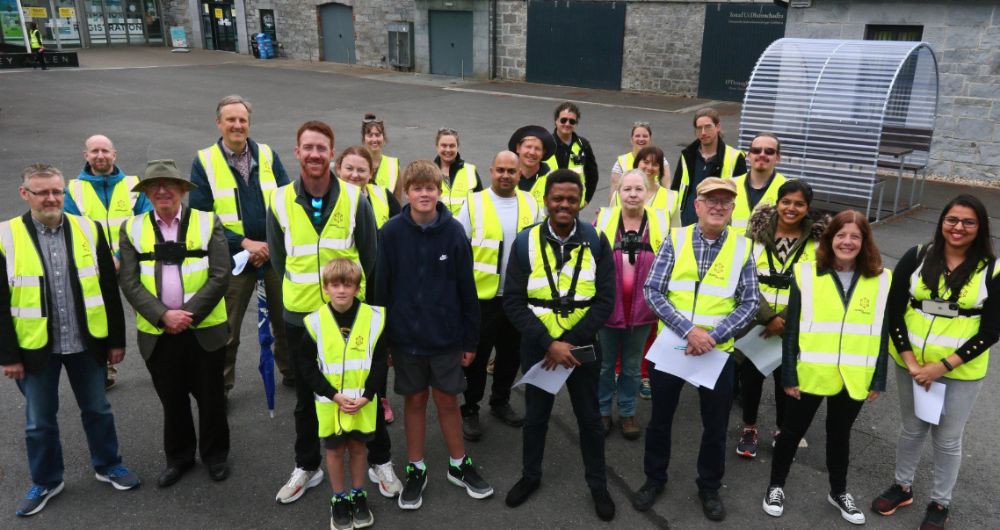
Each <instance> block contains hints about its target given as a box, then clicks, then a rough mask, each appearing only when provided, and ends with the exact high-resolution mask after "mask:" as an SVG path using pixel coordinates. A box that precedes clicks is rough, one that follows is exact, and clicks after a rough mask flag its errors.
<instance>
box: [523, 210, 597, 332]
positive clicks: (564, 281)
mask: <svg viewBox="0 0 1000 530" xmlns="http://www.w3.org/2000/svg"><path fill="white" fill-rule="evenodd" d="M545 222H546V221H542V223H539V224H537V225H535V226H534V227H532V228H530V229H529V232H528V264H529V267H530V268H531V274H529V275H528V289H527V295H528V308H529V309H531V312H532V313H534V315H535V317H537V318H538V320H539V321H541V323H542V325H543V326H545V329H546V330H548V332H549V335H550V336H551V337H552V338H553V339H559V337H562V336H563V334H564V333H565V332H567V331H569V330H571V329H573V326H575V325H576V324H577V323H578V322H580V321H581V320H583V317H584V316H585V315H586V314H587V311H589V310H590V303H591V301H592V300H593V298H594V296H595V295H596V294H597V283H596V280H595V277H596V273H597V260H596V259H594V254H593V252H594V251H593V250H591V249H590V247H589V246H584V245H577V246H576V247H575V248H574V249H573V250H571V251H570V254H569V257H568V258H567V259H566V262H565V263H564V264H563V266H562V268H561V269H559V270H554V269H553V268H554V267H555V266H556V256H555V253H553V252H552V248H551V244H550V243H549V242H548V241H547V240H546V238H545V236H544V235H543V234H542V225H543V224H544V223H545ZM580 229H581V227H580V226H577V231H579V230H580ZM543 253H544V257H543ZM543 260H544V261H543ZM546 262H547V263H548V267H546V266H545V264H546ZM577 267H579V269H580V272H579V275H578V278H577V282H576V286H575V287H576V289H575V291H574V292H573V296H572V298H571V299H570V300H571V302H572V303H573V304H574V307H571V308H567V311H565V312H563V311H556V310H554V309H553V307H552V305H554V304H553V301H554V300H555V299H556V298H557V297H558V298H563V297H569V296H570V289H571V288H572V287H573V276H574V273H575V271H576V268H577ZM547 269H548V270H547ZM550 272H551V273H552V274H553V276H552V278H551V280H552V282H554V283H555V285H556V288H557V289H558V291H559V292H558V293H553V292H552V288H551V286H550V284H549V273H550Z"/></svg>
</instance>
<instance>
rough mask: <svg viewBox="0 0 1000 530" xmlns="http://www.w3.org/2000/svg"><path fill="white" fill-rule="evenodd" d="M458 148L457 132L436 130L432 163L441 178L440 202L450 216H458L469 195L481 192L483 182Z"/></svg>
mask: <svg viewBox="0 0 1000 530" xmlns="http://www.w3.org/2000/svg"><path fill="white" fill-rule="evenodd" d="M458 146H459V139H458V131H456V130H455V129H449V128H448V127H442V128H440V129H438V132H437V136H436V137H435V138H434V147H436V148H437V156H436V157H434V163H435V164H437V166H438V169H440V170H441V176H442V177H443V178H442V179H441V198H440V201H441V202H443V203H444V205H445V206H447V207H448V209H449V210H451V214H452V215H458V212H459V211H461V210H462V205H463V204H465V198H466V197H468V196H469V194H470V193H473V192H476V191H482V190H483V181H482V179H480V178H479V172H478V171H476V166H474V165H472V164H469V163H467V162H466V161H465V160H463V159H462V155H461V154H459V152H458Z"/></svg>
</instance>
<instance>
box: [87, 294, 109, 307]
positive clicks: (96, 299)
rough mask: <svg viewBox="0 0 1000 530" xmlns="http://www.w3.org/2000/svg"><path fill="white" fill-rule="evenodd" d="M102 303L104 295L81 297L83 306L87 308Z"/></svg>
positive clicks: (99, 305) (98, 305)
mask: <svg viewBox="0 0 1000 530" xmlns="http://www.w3.org/2000/svg"><path fill="white" fill-rule="evenodd" d="M102 305H104V296H102V295H99V294H98V295H95V296H88V297H86V298H84V299H83V306H84V307H86V308H87V309H93V308H95V307H101V306H102Z"/></svg>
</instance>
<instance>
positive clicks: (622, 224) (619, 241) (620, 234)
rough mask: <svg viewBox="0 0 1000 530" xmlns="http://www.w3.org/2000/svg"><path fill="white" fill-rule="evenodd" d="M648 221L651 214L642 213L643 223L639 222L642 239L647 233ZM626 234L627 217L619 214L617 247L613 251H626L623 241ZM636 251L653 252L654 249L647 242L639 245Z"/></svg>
mask: <svg viewBox="0 0 1000 530" xmlns="http://www.w3.org/2000/svg"><path fill="white" fill-rule="evenodd" d="M648 221H649V213H648V212H646V211H645V210H644V211H643V212H642V221H640V222H639V232H638V233H639V237H640V238H641V237H642V234H644V233H646V224H647V222H648ZM625 232H626V230H625V217H624V216H623V215H622V213H621V212H618V237H616V238H615V246H614V249H613V250H624V249H623V248H622V239H624V238H625ZM636 250H648V251H650V252H652V251H653V247H652V246H651V245H650V244H649V243H648V242H647V243H642V244H641V245H639V248H637V249H636Z"/></svg>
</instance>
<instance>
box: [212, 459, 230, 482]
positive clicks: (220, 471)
mask: <svg viewBox="0 0 1000 530" xmlns="http://www.w3.org/2000/svg"><path fill="white" fill-rule="evenodd" d="M208 478H210V479H212V480H214V481H216V482H222V481H223V480H226V479H227V478H229V464H227V463H225V462H219V463H217V464H212V465H210V466H208Z"/></svg>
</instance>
